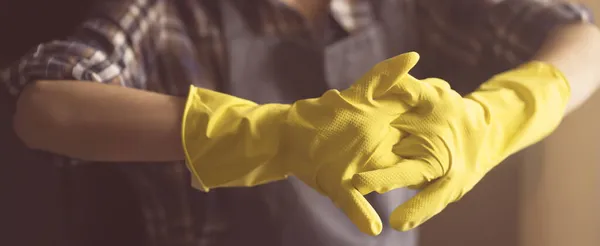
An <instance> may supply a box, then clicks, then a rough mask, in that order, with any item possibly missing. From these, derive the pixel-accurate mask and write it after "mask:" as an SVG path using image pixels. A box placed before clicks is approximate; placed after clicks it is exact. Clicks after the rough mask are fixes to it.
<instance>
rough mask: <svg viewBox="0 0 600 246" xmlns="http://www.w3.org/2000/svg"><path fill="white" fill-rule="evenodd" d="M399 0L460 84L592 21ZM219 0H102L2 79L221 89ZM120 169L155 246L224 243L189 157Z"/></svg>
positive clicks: (514, 6) (362, 15) (436, 62)
mask: <svg viewBox="0 0 600 246" xmlns="http://www.w3.org/2000/svg"><path fill="white" fill-rule="evenodd" d="M221 1H222V0H221ZM398 1H402V2H406V4H405V5H406V6H412V10H411V11H416V14H415V18H416V19H415V20H414V21H413V23H415V25H418V28H415V29H414V30H415V33H407V34H406V35H415V36H417V37H418V38H419V39H418V40H419V50H417V51H418V52H420V53H421V56H422V57H423V59H422V62H424V64H421V65H420V66H421V67H424V68H426V69H425V70H426V71H425V74H426V75H428V76H436V77H442V78H447V77H453V78H455V80H460V79H465V80H467V79H471V80H472V79H473V78H472V77H473V76H474V75H473V73H472V72H471V73H469V71H479V70H481V71H485V72H484V73H483V74H481V75H479V76H481V78H477V80H479V81H483V79H485V78H484V77H485V76H491V75H493V74H494V73H495V72H500V71H502V70H505V69H508V68H511V67H514V66H516V65H518V64H520V63H522V62H524V61H526V60H527V59H529V58H530V57H531V56H532V54H533V53H534V52H535V51H536V50H537V49H538V48H539V46H540V45H541V43H542V42H543V40H544V38H545V36H546V34H547V33H548V32H549V31H550V30H551V29H552V28H554V27H556V26H557V25H560V24H566V23H573V22H581V21H590V19H591V17H590V13H589V12H587V10H586V9H584V8H582V7H581V6H578V5H575V4H568V3H558V2H556V1H550V0H538V1H536V0H529V1H526V0H454V1H449V0H398ZM232 2H233V3H235V4H236V5H238V6H239V8H240V9H242V10H244V12H245V15H246V16H247V18H248V21H249V23H250V24H251V26H253V27H255V29H256V30H257V31H258V32H263V33H274V34H276V35H282V36H284V35H287V34H289V33H292V32H293V33H295V34H297V33H298V31H306V30H305V29H306V27H305V26H304V22H303V20H302V18H301V17H300V16H299V15H297V14H296V13H295V12H293V11H292V10H291V9H289V8H286V7H285V6H283V5H282V4H277V3H276V2H275V1H266V0H264V1H234V0H232ZM217 3H218V1H211V0H179V1H168V0H119V1H98V3H97V6H96V7H95V11H94V12H93V13H91V14H90V15H89V18H87V20H86V21H85V22H83V23H81V25H80V27H79V29H77V30H76V31H75V32H74V33H73V34H72V35H71V36H69V37H68V38H66V39H64V40H57V41H52V42H48V43H43V44H40V45H38V46H37V47H35V48H34V49H33V50H32V51H31V52H30V53H28V54H27V55H25V56H23V57H22V59H20V60H19V61H17V62H16V63H15V65H14V66H12V67H10V68H8V69H6V70H5V71H4V72H2V73H1V76H2V77H1V78H2V79H3V81H6V85H7V87H8V88H9V91H10V92H11V93H13V94H14V95H15V96H16V95H17V94H18V93H19V92H20V90H21V89H22V88H23V87H24V86H25V85H26V84H27V83H30V82H32V81H35V80H39V79H45V80H81V81H95V82H101V83H107V84H116V85H120V86H124V87H133V88H138V89H143V90H150V91H156V92H160V93H165V94H171V95H178V96H184V95H185V94H186V93H187V89H188V87H189V84H190V83H191V84H195V85H197V86H202V87H205V88H211V89H215V90H219V89H220V88H219V83H220V81H222V77H223V74H222V71H223V67H224V66H225V64H224V63H225V62H226V61H225V59H224V57H223V54H224V53H225V50H224V49H225V48H224V47H225V46H224V43H223V42H224V40H222V35H220V34H221V28H220V17H219V15H218V13H219V11H218V8H219V6H218V4H217ZM369 11H370V9H369V5H368V4H367V3H366V2H365V1H361V0H333V1H332V3H331V12H332V16H333V17H334V19H335V20H337V21H338V22H339V23H340V25H341V26H342V27H343V28H344V29H345V31H347V32H348V33H349V35H352V33H353V32H358V31H360V29H361V28H362V27H365V26H367V25H369V23H370V22H371V21H372V17H371V14H370V12H369ZM428 57H432V59H429V58H428ZM450 64H452V65H451V66H450ZM475 77H476V76H475ZM55 159H56V162H57V163H58V164H60V165H61V166H60V168H77V166H74V165H64V164H69V163H70V164H74V163H76V161H74V160H69V159H66V158H63V157H56V158H55ZM121 168H122V170H123V171H124V172H127V173H128V174H129V177H130V178H131V179H132V181H133V183H134V184H135V186H136V188H137V190H138V191H139V194H140V197H141V200H142V204H141V205H142V210H143V215H144V218H145V225H146V231H147V237H148V239H147V240H146V241H147V242H148V245H155V246H163V245H164V246H166V245H169V246H177V245H181V246H192V245H194V246H198V245H216V243H214V242H216V238H217V237H218V234H219V231H220V230H223V228H226V225H223V224H222V222H221V221H219V220H218V218H216V217H215V218H213V216H214V215H213V214H206V213H205V212H204V210H203V208H205V207H206V206H210V203H209V200H210V197H209V196H210V194H202V193H199V192H195V191H193V190H192V189H191V188H190V185H189V184H190V181H189V177H188V172H187V170H186V168H185V166H184V165H183V164H182V163H173V164H170V165H166V164H164V163H154V164H147V165H128V164H123V165H122V166H121ZM207 201H208V202H207ZM199 218H202V220H203V221H204V222H202V223H201V222H199V220H200V219H199Z"/></svg>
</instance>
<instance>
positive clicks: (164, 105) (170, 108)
mask: <svg viewBox="0 0 600 246" xmlns="http://www.w3.org/2000/svg"><path fill="white" fill-rule="evenodd" d="M184 105H185V98H179V97H173V96H167V95H162V94H157V93H152V92H147V91H142V90H136V89H130V88H124V87H118V86H113V85H106V84H100V83H89V82H86V83H81V82H76V81H38V82H36V83H33V84H31V85H28V86H27V87H26V88H25V89H24V90H23V92H22V94H21V96H20V97H19V100H18V102H17V111H16V115H15V117H14V126H15V131H16V133H17V135H18V136H19V137H20V138H21V139H22V140H23V142H25V144H26V145H27V146H29V147H30V148H34V149H39V150H44V151H48V152H52V153H56V154H62V155H65V156H68V157H72V158H78V159H83V160H89V161H172V160H183V159H184V155H183V151H182V147H181V140H180V123H181V118H182V114H183V108H184Z"/></svg>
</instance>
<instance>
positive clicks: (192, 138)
mask: <svg viewBox="0 0 600 246" xmlns="http://www.w3.org/2000/svg"><path fill="white" fill-rule="evenodd" d="M417 60H418V55H417V54H416V53H407V54H404V55H401V56H398V57H395V58H392V59H389V60H386V61H383V62H381V63H379V64H378V65H376V66H375V67H374V68H373V69H372V70H371V71H370V72H368V73H367V74H366V75H365V76H363V78H361V79H360V80H359V81H357V82H356V83H355V84H354V85H352V86H351V87H350V88H349V89H347V90H344V91H342V92H339V91H337V90H330V91H327V92H326V93H325V94H324V95H323V96H321V97H319V98H314V99H306V100H300V101H297V102H295V103H294V104H292V105H281V104H267V105H257V104H255V103H253V102H250V101H247V100H243V99H240V98H236V97H233V96H229V95H225V94H221V93H217V92H213V91H208V90H203V89H199V88H195V87H192V89H191V91H190V94H189V98H188V105H187V107H186V113H185V116H184V121H183V145H184V148H185V150H186V155H187V163H188V167H189V169H190V170H191V171H192V173H193V174H194V177H195V180H196V181H197V187H198V188H200V189H202V190H204V191H208V189H210V188H215V187H227V186H254V185H258V184H263V183H266V182H270V181H275V180H279V179H283V178H285V177H286V175H294V176H296V177H298V178H299V179H300V180H302V181H303V182H305V183H306V184H308V185H309V186H311V187H312V188H314V189H316V190H317V191H319V192H320V193H322V194H324V195H326V196H328V197H330V198H331V199H332V201H333V202H334V203H335V204H336V205H337V206H338V207H340V208H341V209H342V210H343V211H344V212H345V213H346V214H347V215H348V217H349V218H350V219H351V220H352V221H353V223H355V224H356V225H357V226H358V227H359V229H360V230H361V231H363V232H365V233H368V234H372V235H376V234H378V233H379V232H380V231H381V226H382V225H381V220H380V219H379V216H378V215H377V213H376V212H375V210H374V209H373V208H372V207H371V205H370V204H369V203H368V201H367V200H366V199H365V198H364V197H363V196H362V194H360V192H358V191H357V190H356V189H355V188H354V186H353V185H352V183H351V180H352V177H353V175H354V174H356V173H359V172H363V171H366V170H367V169H365V168H366V167H367V166H369V167H379V166H381V167H387V166H391V165H393V164H396V163H397V162H398V161H399V159H398V157H397V155H396V154H394V153H393V152H392V146H393V145H394V144H396V143H397V142H398V140H399V139H400V138H401V136H400V135H401V132H400V131H399V130H398V129H396V128H394V127H392V126H391V125H390V123H391V122H392V121H393V120H394V119H396V118H397V117H398V116H400V115H401V114H402V113H404V112H405V111H406V108H407V106H406V104H405V103H404V102H402V101H401V100H398V98H399V96H400V94H399V93H404V91H406V89H404V88H402V84H400V83H399V82H400V81H402V78H403V77H405V76H408V74H407V72H408V71H409V70H410V69H411V68H412V67H413V66H414V65H415V63H416V62H417Z"/></svg>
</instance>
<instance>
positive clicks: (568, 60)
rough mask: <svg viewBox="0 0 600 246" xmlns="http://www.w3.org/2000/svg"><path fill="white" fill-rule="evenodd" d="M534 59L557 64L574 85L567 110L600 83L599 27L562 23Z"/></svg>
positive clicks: (573, 107) (571, 84) (586, 97)
mask: <svg viewBox="0 0 600 246" xmlns="http://www.w3.org/2000/svg"><path fill="white" fill-rule="evenodd" d="M534 59H535V60H539V61H544V62H548V63H550V64H553V65H554V66H555V67H556V68H558V69H559V70H560V71H561V72H562V73H563V74H564V75H565V77H566V78H567V80H568V81H569V84H570V87H571V100H570V102H569V104H568V105H567V111H566V112H567V114H568V113H570V112H573V110H575V109H577V108H578V107H579V106H581V105H582V104H583V103H584V102H585V101H586V100H587V99H588V98H589V97H590V96H591V95H592V94H593V93H594V91H596V90H597V89H598V87H599V86H600V30H599V29H598V28H597V27H596V26H594V25H592V24H583V23H582V24H572V25H566V26H561V27H559V28H557V29H556V30H555V31H554V32H553V33H551V34H550V36H549V38H548V39H547V40H546V42H545V43H544V45H543V46H542V49H541V50H540V51H539V52H538V54H537V55H536V57H535V58H534Z"/></svg>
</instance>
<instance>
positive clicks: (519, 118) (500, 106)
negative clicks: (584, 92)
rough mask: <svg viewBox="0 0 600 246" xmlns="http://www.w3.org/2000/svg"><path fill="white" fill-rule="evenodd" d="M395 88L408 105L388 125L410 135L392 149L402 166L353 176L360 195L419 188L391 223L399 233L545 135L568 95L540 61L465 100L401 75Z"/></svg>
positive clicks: (437, 84)
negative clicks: (403, 90) (400, 87)
mask: <svg viewBox="0 0 600 246" xmlns="http://www.w3.org/2000/svg"><path fill="white" fill-rule="evenodd" d="M402 83H404V84H405V88H407V91H406V92H407V93H408V94H407V95H406V96H405V97H404V98H403V100H405V101H406V102H407V103H409V104H411V105H413V106H414V107H415V108H414V109H413V110H412V111H411V112H410V113H406V114H404V115H402V116H400V118H398V120H396V121H395V122H394V123H393V125H394V126H395V127H397V128H398V129H399V130H401V131H402V132H405V133H408V134H410V136H409V137H407V138H405V139H403V140H401V141H400V142H399V143H398V144H397V145H396V146H395V147H394V152H395V153H396V154H398V155H399V156H401V157H402V158H403V161H401V162H399V163H398V164H396V165H392V166H390V167H388V168H384V169H378V168H379V167H374V168H373V170H372V171H367V172H364V173H360V174H357V175H355V176H354V177H353V184H354V186H355V187H356V188H357V189H358V190H360V191H361V193H362V194H367V193H370V192H373V191H376V192H379V193H383V192H386V191H389V190H391V189H395V188H400V187H413V188H414V187H418V188H422V190H421V191H420V192H419V193H418V194H417V195H416V196H415V197H413V198H411V199H410V200H409V201H407V202H405V203H404V204H402V205H400V206H399V207H398V208H396V209H395V210H394V212H393V213H392V215H391V217H390V223H391V225H392V227H394V228H396V229H398V230H402V231H404V230H409V229H412V228H414V227H416V226H418V225H420V224H421V223H423V222H425V221H426V220H428V219H429V218H431V217H432V216H434V215H436V214H437V213H439V212H441V211H442V210H443V209H444V208H445V207H446V206H447V205H448V204H449V203H451V202H454V201H457V200H458V199H460V198H461V197H462V196H463V195H464V194H465V193H466V192H468V191H469V190H471V188H473V186H474V185H475V184H476V183H477V182H479V181H480V180H481V179H482V178H483V176H484V175H485V174H486V173H487V172H488V171H490V169H492V168H493V167H494V166H496V165H497V164H499V163H500V162H501V161H502V160H504V159H505V158H506V157H508V156H509V155H511V154H513V153H515V152H516V151H519V150H521V149H523V148H525V147H527V146H529V145H531V144H534V143H536V142H538V141H540V140H541V139H542V138H544V137H545V136H547V135H548V134H550V133H551V132H552V131H553V130H554V129H555V128H556V127H557V126H558V125H559V123H560V121H561V119H562V117H563V114H564V110H565V107H566V104H567V102H568V99H569V96H570V89H569V87H568V83H567V81H566V80H565V78H564V77H563V76H562V74H561V73H560V72H559V71H557V70H556V69H555V68H554V67H552V66H551V65H549V64H545V63H541V62H531V63H528V64H526V65H523V66H521V67H519V68H517V69H515V70H512V71H508V72H505V73H502V74H500V75H497V76H495V77H493V78H492V79H491V80H489V81H488V82H486V83H484V84H483V85H482V86H481V87H480V88H479V89H478V90H477V91H475V92H474V93H472V94H470V95H468V96H466V97H464V98H463V97H461V96H460V95H459V94H458V93H456V92H455V91H453V90H452V89H451V88H450V86H449V85H448V84H447V83H446V82H445V81H443V80H440V79H425V80H417V79H415V78H412V77H410V76H405V77H404V81H403V82H402Z"/></svg>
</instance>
